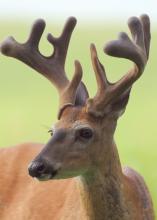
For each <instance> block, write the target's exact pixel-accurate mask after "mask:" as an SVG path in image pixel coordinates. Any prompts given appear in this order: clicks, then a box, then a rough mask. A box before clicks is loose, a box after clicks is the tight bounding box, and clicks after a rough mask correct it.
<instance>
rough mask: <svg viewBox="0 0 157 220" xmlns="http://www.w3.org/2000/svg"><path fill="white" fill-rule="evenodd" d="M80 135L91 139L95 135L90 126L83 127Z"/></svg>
mask: <svg viewBox="0 0 157 220" xmlns="http://www.w3.org/2000/svg"><path fill="white" fill-rule="evenodd" d="M79 136H80V137H81V138H84V139H90V138H92V137H93V131H92V129H90V128H81V129H80V130H79Z"/></svg>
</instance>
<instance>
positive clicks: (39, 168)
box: [37, 163, 46, 173]
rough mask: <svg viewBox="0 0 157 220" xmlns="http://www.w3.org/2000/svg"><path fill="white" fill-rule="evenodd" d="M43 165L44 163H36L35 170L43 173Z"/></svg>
mask: <svg viewBox="0 0 157 220" xmlns="http://www.w3.org/2000/svg"><path fill="white" fill-rule="evenodd" d="M45 169H46V168H45V165H44V164H42V163H41V164H38V166H37V171H38V173H43V172H44V171H45Z"/></svg>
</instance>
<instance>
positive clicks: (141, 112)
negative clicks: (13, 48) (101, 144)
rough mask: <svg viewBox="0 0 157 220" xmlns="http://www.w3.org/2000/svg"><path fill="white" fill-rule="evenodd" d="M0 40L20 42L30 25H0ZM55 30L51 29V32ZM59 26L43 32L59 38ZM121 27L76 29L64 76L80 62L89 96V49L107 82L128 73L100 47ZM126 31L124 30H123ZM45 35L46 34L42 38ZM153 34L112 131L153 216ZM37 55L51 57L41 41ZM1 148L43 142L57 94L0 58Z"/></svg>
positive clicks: (156, 154)
mask: <svg viewBox="0 0 157 220" xmlns="http://www.w3.org/2000/svg"><path fill="white" fill-rule="evenodd" d="M0 26H1V32H0V39H3V38H4V37H6V36H8V35H10V34H11V35H13V36H14V37H15V38H16V39H17V40H18V41H20V42H24V41H25V40H26V36H27V35H28V31H29V26H30V22H29V21H28V22H26V23H20V22H19V23H17V22H16V23H14V22H12V23H11V22H8V23H7V22H3V23H1V24H0ZM57 26H58V27H59V29H58V28H56V27H57ZM61 27H62V25H54V24H49V25H48V27H47V28H46V32H51V30H52V32H53V33H54V34H55V35H58V34H59V33H60V31H61ZM125 30H127V27H126V25H125V23H124V24H123V26H120V25H111V24H110V25H109V24H104V25H101V24H99V25H96V24H94V25H93V26H89V25H84V26H81V25H79V24H78V26H77V28H76V30H75V32H74V34H73V37H72V40H71V44H70V48H69V52H68V59H67V62H66V70H67V72H68V73H69V77H70V76H71V73H73V71H74V65H73V61H74V59H79V60H80V61H81V63H82V65H83V70H84V76H83V80H84V82H85V84H86V85H87V87H88V89H89V92H90V95H91V96H93V95H94V94H95V91H96V83H95V78H94V73H93V70H92V66H91V60H90V53H89V43H91V42H94V43H96V46H97V50H98V53H99V56H100V58H101V61H102V63H104V64H105V67H106V72H107V75H108V78H109V79H110V80H111V81H115V80H117V79H118V78H119V77H120V76H122V75H123V74H124V73H125V71H127V70H128V68H129V67H130V65H131V63H130V62H129V61H124V60H121V59H116V58H111V57H107V56H106V55H104V54H103V51H102V47H103V45H104V43H105V42H106V41H108V40H111V39H115V38H116V36H117V33H118V32H119V31H125ZM127 31H128V30H127ZM44 35H45V34H44ZM155 39H157V30H155V29H153V30H152V44H151V53H150V59H149V63H148V65H147V68H146V70H145V73H144V74H143V76H142V77H141V79H140V80H139V81H138V82H137V83H136V84H135V85H134V88H133V89H132V93H131V97H130V102H129V104H128V107H127V110H126V112H125V114H124V116H123V117H122V118H121V119H120V120H119V124H118V128H117V131H116V135H115V136H116V137H115V138H116V143H117V146H118V149H119V153H120V158H121V161H122V164H127V165H129V166H131V167H133V168H135V169H136V170H137V171H139V172H140V173H141V174H142V175H143V176H144V178H145V180H146V182H147V184H148V186H149V189H150V191H151V194H152V197H153V201H154V206H155V210H156V213H157V173H156V171H155V169H156V168H155V167H156V165H157V162H156V160H157V136H156V131H157V117H156V112H157V102H156V100H157V95H156V94H157V93H156V92H157V87H156V85H157V73H156V71H157V64H156V50H157V41H156V42H155ZM40 50H41V51H42V52H43V53H44V54H45V55H49V54H51V47H50V46H49V44H48V43H47V41H46V40H45V36H44V37H43V38H42V41H41V44H40ZM0 88H1V90H0V101H1V107H0V108H1V110H0V111H1V114H0V122H1V126H0V134H1V138H0V146H1V147H3V146H9V145H14V144H16V143H20V142H26V141H36V142H44V143H45V142H46V141H47V140H48V138H49V135H48V133H47V130H48V129H49V127H50V126H51V123H52V122H55V120H56V115H57V106H58V94H57V92H56V90H55V89H54V88H53V87H52V86H51V84H50V83H49V82H48V81H47V80H46V79H44V78H43V77H42V76H40V75H39V74H37V73H36V72H35V71H34V70H32V69H30V68H29V67H27V66H26V65H24V64H23V63H20V62H19V61H17V60H15V59H12V58H7V57H4V56H1V57H0Z"/></svg>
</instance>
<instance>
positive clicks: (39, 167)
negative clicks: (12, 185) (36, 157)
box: [28, 161, 46, 177]
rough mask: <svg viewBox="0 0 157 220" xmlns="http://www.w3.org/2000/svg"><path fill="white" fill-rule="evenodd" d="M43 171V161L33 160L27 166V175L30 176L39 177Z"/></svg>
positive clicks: (44, 168)
mask: <svg viewBox="0 0 157 220" xmlns="http://www.w3.org/2000/svg"><path fill="white" fill-rule="evenodd" d="M45 171H46V166H45V165H44V163H43V162H37V161H33V162H32V163H31V164H30V165H29V167H28V172H29V175H30V176H32V177H39V176H40V175H41V174H43V173H44V172H45Z"/></svg>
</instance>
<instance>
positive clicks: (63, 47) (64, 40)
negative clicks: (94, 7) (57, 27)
mask: <svg viewBox="0 0 157 220" xmlns="http://www.w3.org/2000/svg"><path fill="white" fill-rule="evenodd" d="M75 25H76V19H75V18H74V17H71V18H69V19H68V20H67V22H66V24H65V26H64V29H63V32H62V34H61V35H60V37H59V38H55V37H53V36H52V34H51V33H49V34H48V35H47V40H48V41H49V42H50V43H51V44H52V45H53V46H54V53H53V55H52V57H53V58H55V59H56V60H57V61H59V62H60V64H62V65H63V66H64V65H65V59H66V54H67V49H68V46H69V41H70V37H71V34H72V32H73V30H74V27H75Z"/></svg>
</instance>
